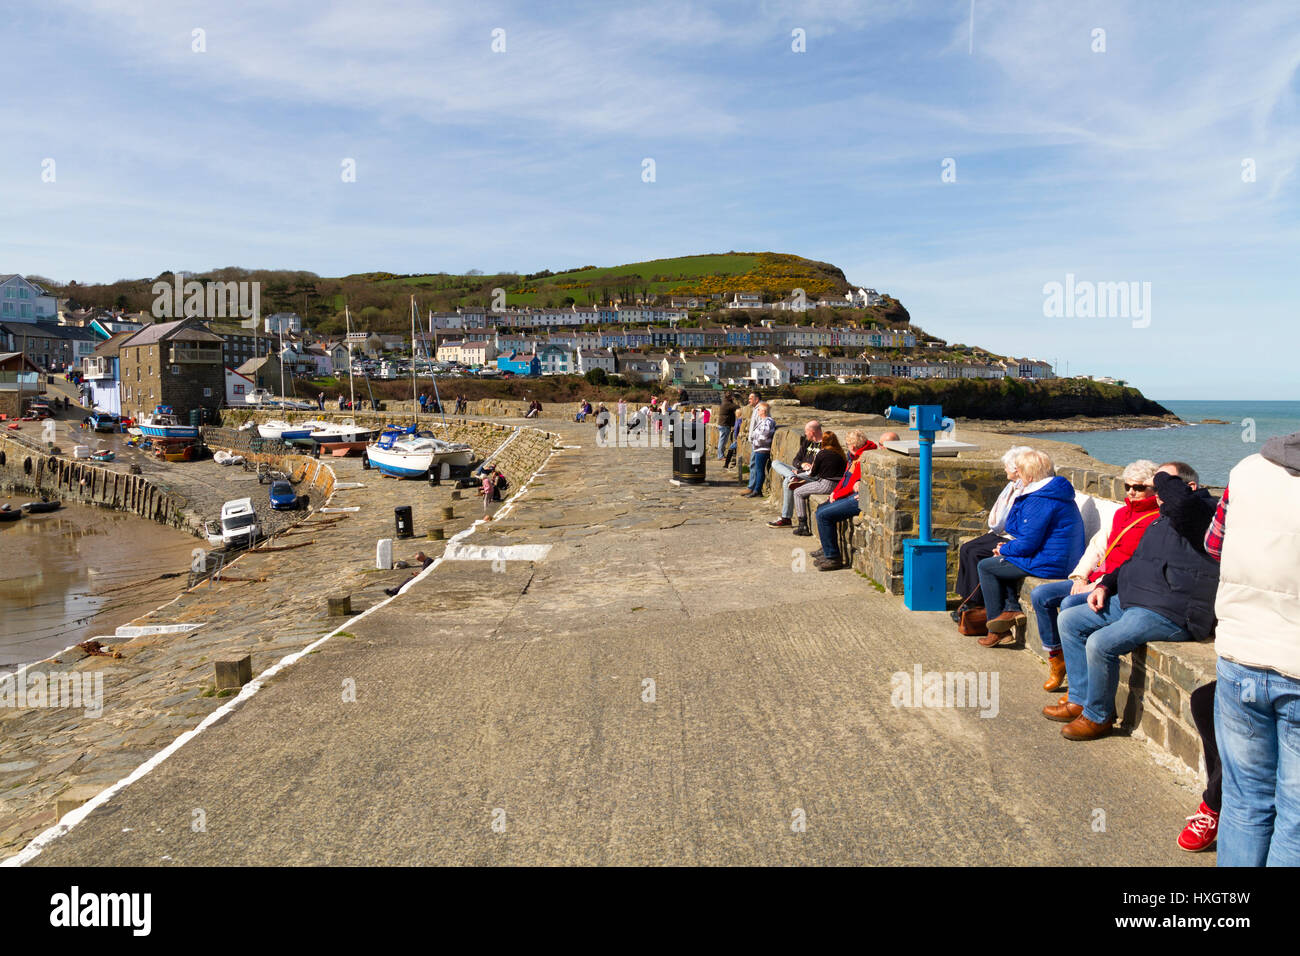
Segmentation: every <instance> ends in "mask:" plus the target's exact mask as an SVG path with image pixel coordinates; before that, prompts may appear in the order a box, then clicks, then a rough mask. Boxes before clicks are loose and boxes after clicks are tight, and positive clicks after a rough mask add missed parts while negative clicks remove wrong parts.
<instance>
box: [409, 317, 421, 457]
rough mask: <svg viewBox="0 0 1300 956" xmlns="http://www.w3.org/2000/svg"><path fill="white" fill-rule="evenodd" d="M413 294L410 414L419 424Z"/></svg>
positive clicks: (417, 424)
mask: <svg viewBox="0 0 1300 956" xmlns="http://www.w3.org/2000/svg"><path fill="white" fill-rule="evenodd" d="M415 388H416V385H415V296H411V414H412V415H414V416H415V424H416V426H417V429H416V430H417V431H418V430H419V428H418V426H419V424H420V399H419V396H418V395H416V394H415Z"/></svg>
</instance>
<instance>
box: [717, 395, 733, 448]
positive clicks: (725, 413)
mask: <svg viewBox="0 0 1300 956" xmlns="http://www.w3.org/2000/svg"><path fill="white" fill-rule="evenodd" d="M736 408H737V406H736V396H734V395H732V394H731V393H730V392H727V394H725V395H723V396H722V407H721V408H720V409H719V410H718V460H719V461H721V460H722V459H723V458H724V457H725V456H726V454H727V445H728V444H729V443H730V442H731V430H732V429H733V428H735V427H736Z"/></svg>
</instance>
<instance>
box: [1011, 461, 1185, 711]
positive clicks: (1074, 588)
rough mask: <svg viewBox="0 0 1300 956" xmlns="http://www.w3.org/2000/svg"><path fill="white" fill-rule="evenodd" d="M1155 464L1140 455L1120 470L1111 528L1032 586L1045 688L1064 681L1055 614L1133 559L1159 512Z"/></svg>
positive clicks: (1057, 687)
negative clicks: (1063, 569) (1065, 567)
mask: <svg viewBox="0 0 1300 956" xmlns="http://www.w3.org/2000/svg"><path fill="white" fill-rule="evenodd" d="M1155 472H1156V463H1155V462H1153V461H1147V460H1146V459H1142V460H1139V461H1135V462H1133V463H1132V464H1131V465H1129V466H1128V467H1126V468H1125V469H1124V476H1123V481H1124V504H1123V505H1121V506H1120V508H1119V510H1118V511H1116V512H1115V518H1114V520H1112V521H1111V523H1110V527H1109V528H1107V527H1105V526H1102V527H1101V528H1100V529H1099V530H1098V531H1097V533H1096V534H1095V535H1093V538H1092V540H1091V541H1090V542H1088V549H1087V550H1086V551H1084V552H1083V557H1082V558H1080V559H1079V563H1078V564H1077V565H1075V568H1074V570H1073V571H1071V572H1070V577H1069V579H1068V580H1065V581H1050V582H1048V583H1047V584H1040V585H1039V586H1038V587H1036V588H1034V590H1033V593H1032V594H1031V595H1030V598H1029V600H1030V603H1031V604H1033V606H1034V613H1035V614H1036V615H1037V616H1038V636H1039V637H1040V638H1041V639H1042V641H1043V650H1045V651H1047V663H1048V667H1049V668H1050V673H1049V674H1048V678H1047V681H1046V683H1044V684H1043V690H1046V691H1056V690H1060V689H1061V687H1062V686H1063V685H1064V683H1065V657H1064V656H1063V655H1062V653H1061V635H1060V632H1059V631H1058V630H1057V629H1056V618H1057V615H1058V614H1059V613H1060V612H1061V611H1064V610H1065V609H1066V608H1068V607H1074V605H1076V604H1083V603H1084V602H1085V601H1087V600H1088V594H1089V593H1090V592H1091V591H1092V589H1093V588H1094V587H1096V586H1097V582H1098V581H1099V580H1100V579H1101V576H1102V575H1103V574H1109V573H1110V572H1111V571H1114V570H1115V569H1116V568H1118V567H1119V566H1120V565H1121V564H1123V563H1124V562H1125V561H1127V560H1128V559H1129V558H1130V557H1132V555H1133V552H1134V550H1135V549H1136V548H1137V546H1138V542H1139V541H1141V540H1142V534H1143V532H1145V531H1146V529H1147V528H1148V527H1149V526H1150V524H1151V522H1152V521H1154V520H1155V519H1156V518H1158V517H1159V516H1160V502H1159V501H1157V500H1156V495H1155V489H1154V488H1153V487H1152V485H1151V478H1152V476H1153V475H1154V474H1155Z"/></svg>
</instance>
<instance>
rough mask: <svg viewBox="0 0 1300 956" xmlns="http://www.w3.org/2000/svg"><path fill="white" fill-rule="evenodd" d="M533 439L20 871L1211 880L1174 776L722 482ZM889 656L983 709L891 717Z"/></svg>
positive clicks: (656, 461) (1183, 780)
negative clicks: (971, 683) (293, 656)
mask: <svg viewBox="0 0 1300 956" xmlns="http://www.w3.org/2000/svg"><path fill="white" fill-rule="evenodd" d="M530 424H531V423H530ZM544 425H545V427H546V428H548V429H552V430H554V431H556V432H558V433H559V435H560V442H561V444H562V445H563V446H565V447H560V448H558V449H557V450H556V451H555V452H554V453H553V454H552V455H551V457H550V459H549V460H548V461H547V463H546V464H545V465H544V466H543V468H542V469H541V472H540V473H539V474H538V475H537V476H536V477H534V478H533V480H532V481H531V483H530V484H529V486H528V487H527V490H526V491H525V492H524V493H523V494H522V496H521V497H519V498H518V500H516V501H515V502H514V503H513V504H512V505H511V506H510V509H509V511H508V513H507V514H505V515H504V516H502V517H500V518H499V519H498V520H494V521H492V522H490V523H485V524H481V525H479V526H478V527H477V528H476V529H475V530H474V532H473V533H472V534H470V535H468V536H467V537H464V538H462V539H461V540H459V541H457V542H453V543H452V545H451V547H450V548H449V551H448V555H447V556H446V558H445V559H444V560H443V561H442V562H441V563H440V564H439V565H437V566H436V567H435V568H433V569H432V570H431V571H430V572H428V573H427V574H426V575H425V576H424V577H422V578H421V579H420V580H418V581H417V582H415V583H414V584H412V585H410V586H409V587H407V588H406V590H404V591H403V592H402V593H401V594H400V595H399V596H398V597H397V598H396V599H394V600H393V601H391V602H389V603H388V604H386V605H384V606H382V607H378V608H376V609H373V610H372V611H371V613H369V614H368V615H366V616H364V617H362V618H360V619H358V620H355V621H353V622H351V623H350V624H348V625H347V627H346V631H345V633H344V634H340V635H338V636H336V637H334V638H331V639H330V640H329V641H327V642H326V643H325V644H323V645H322V646H321V647H320V648H319V649H318V651H317V652H315V653H312V654H309V655H307V656H305V657H303V658H302V659H301V660H300V661H299V662H297V663H296V664H294V665H293V666H292V667H290V668H288V669H286V670H284V671H282V672H281V673H280V674H278V675H277V676H276V677H275V678H274V679H273V680H272V681H270V682H269V683H268V685H267V686H265V687H264V688H263V689H262V690H261V691H260V692H259V693H257V694H256V695H255V696H253V697H252V698H251V699H250V700H247V701H246V702H244V703H243V704H242V705H241V706H239V707H238V708H236V709H234V710H233V711H232V712H231V713H230V714H229V715H228V716H227V717H226V718H225V719H224V720H223V721H221V722H219V723H217V724H216V725H214V726H211V727H209V728H207V729H206V730H204V732H202V733H201V734H199V735H197V736H196V737H194V738H193V739H191V740H190V741H189V742H188V743H186V744H185V745H184V746H183V747H181V748H180V749H178V750H177V751H176V752H175V753H174V754H173V755H172V756H170V757H169V758H168V759H167V760H165V761H163V762H162V763H161V764H159V765H158V766H157V767H156V768H155V769H153V770H152V771H151V772H150V773H148V774H147V775H146V776H144V777H142V778H141V779H139V780H138V781H136V782H135V783H133V784H131V785H130V786H128V787H126V788H125V789H123V790H121V791H120V792H119V793H117V794H116V795H115V796H113V797H112V798H111V799H110V800H108V801H107V802H106V803H104V804H103V805H102V806H100V807H98V808H97V809H95V810H94V811H93V812H91V813H90V814H89V815H88V816H87V817H86V818H85V820H84V821H82V822H81V823H80V824H79V825H77V826H76V827H74V828H73V829H72V830H71V831H69V832H68V833H66V834H65V835H63V836H62V837H60V838H58V839H56V840H53V841H51V842H50V843H49V844H48V845H47V846H46V847H45V849H44V850H43V851H42V852H41V853H40V855H39V856H36V857H35V859H34V860H33V861H32V862H33V863H34V864H36V865H95V866H119V865H178V864H179V865H221V864H237V865H260V864H322V863H324V864H530V863H540V864H652V865H653V864H855V863H857V864H876V865H881V864H883V865H904V864H937V865H968V864H1006V865H1016V864H1030V865H1032V864H1066V865H1080V864H1082V865H1134V864H1137V865H1180V864H1181V865H1201V866H1203V865H1212V864H1213V859H1214V858H1213V855H1212V854H1202V855H1199V856H1192V855H1189V854H1186V853H1182V852H1181V851H1179V850H1178V848H1177V846H1176V845H1175V842H1174V841H1175V838H1176V837H1177V835H1178V832H1179V830H1180V829H1181V827H1182V825H1183V822H1184V818H1185V817H1186V816H1187V815H1188V814H1190V813H1191V812H1192V811H1193V810H1194V809H1195V808H1196V806H1197V803H1198V801H1199V798H1200V797H1199V792H1198V790H1197V789H1195V788H1194V787H1193V786H1191V783H1192V781H1190V780H1189V779H1188V778H1187V777H1186V776H1179V775H1178V774H1177V773H1176V772H1174V771H1173V770H1170V769H1166V768H1164V767H1162V766H1160V765H1159V764H1158V763H1157V761H1156V759H1155V756H1154V755H1153V753H1152V752H1151V750H1150V749H1149V747H1148V745H1147V744H1145V743H1144V742H1142V741H1141V740H1138V739H1135V738H1131V737H1128V736H1123V735H1118V736H1115V737H1112V738H1109V739H1104V740H1100V741H1096V742H1092V743H1071V742H1068V741H1066V740H1064V739H1063V738H1062V737H1061V736H1060V733H1059V725H1058V724H1054V723H1051V722H1049V721H1047V720H1045V719H1044V718H1043V717H1042V716H1041V715H1040V714H1039V710H1040V708H1041V707H1042V706H1043V705H1044V704H1047V703H1051V702H1053V701H1054V699H1055V697H1056V696H1057V695H1055V694H1047V693H1044V692H1043V691H1042V689H1041V683H1042V681H1043V679H1044V676H1045V668H1043V667H1042V666H1041V664H1039V663H1037V662H1036V661H1035V660H1034V659H1033V658H1032V657H1031V656H1030V655H1028V654H1024V653H1013V652H1011V651H1009V650H1005V649H993V650H986V649H984V648H982V647H980V646H979V645H978V644H977V643H976V641H975V639H974V638H967V637H962V636H960V635H958V634H957V632H956V630H955V628H954V626H953V624H952V622H951V620H950V619H949V618H948V617H947V615H946V614H942V613H935V614H918V613H912V612H909V611H907V610H905V609H904V608H903V606H902V602H901V600H900V599H898V598H897V597H894V596H891V595H887V594H881V593H879V592H878V591H877V590H876V589H875V588H873V587H872V585H871V583H870V582H869V581H868V580H867V579H865V578H863V577H862V576H860V575H858V574H856V573H855V572H853V571H852V570H845V571H839V572H833V573H819V572H818V571H816V570H815V569H814V568H813V562H812V560H811V559H810V558H808V556H807V554H806V553H805V550H806V551H812V550H814V549H816V548H817V547H818V546H819V545H818V543H817V539H816V538H815V537H814V538H806V537H794V536H793V535H791V533H790V531H789V529H779V530H777V529H771V528H769V527H767V526H766V522H767V521H768V520H770V519H771V518H773V517H775V514H774V513H773V512H772V510H771V507H770V505H769V504H768V503H766V502H765V501H763V500H761V499H745V498H740V497H739V496H738V492H739V491H741V490H742V489H741V487H740V486H739V485H738V484H737V482H736V479H735V471H734V469H733V470H732V471H728V472H722V471H721V470H720V469H719V465H718V463H716V462H714V461H712V460H710V462H709V477H710V483H709V484H708V485H706V486H703V487H686V488H678V487H674V486H672V485H670V484H669V478H670V477H671V460H670V459H671V450H670V449H666V448H657V449H641V448H620V447H598V446H597V445H596V443H595V432H594V429H593V428H592V427H591V426H589V425H577V424H573V423H563V422H558V421H554V420H548V421H546V422H545V423H544ZM346 477H347V476H344V475H342V474H341V475H340V479H344V478H346ZM519 487H520V486H519V485H518V484H516V485H515V486H513V487H512V488H511V489H510V492H509V493H508V494H513V493H515V492H517V491H518V490H519ZM348 495H350V496H351V497H349V499H348V502H347V503H348V504H360V505H361V507H362V508H363V512H362V513H361V514H359V515H358V516H357V523H358V525H360V522H361V519H362V518H363V517H364V511H365V510H367V509H369V508H370V507H371V506H369V505H367V504H366V501H365V499H364V498H362V497H360V492H356V491H353V492H348ZM466 497H467V498H469V500H468V501H467V502H466V503H465V506H466V508H478V509H481V504H480V503H479V502H478V501H477V500H476V499H474V498H473V497H471V496H470V493H466ZM373 507H374V508H376V509H379V508H382V507H387V514H388V516H389V517H388V519H387V520H388V521H391V514H392V509H391V505H379V504H376V505H374V506H373ZM366 527H369V525H366ZM424 543H425V542H423V541H416V542H403V543H400V546H399V553H400V554H401V555H402V556H404V557H409V554H408V552H410V553H413V552H414V550H415V549H416V548H417V547H420V546H422V545H423V544H424ZM371 547H373V542H371ZM479 549H481V550H479ZM361 550H364V549H361ZM293 553H294V552H289V554H293ZM457 555H460V557H457ZM348 560H356V556H355V555H349V556H348ZM301 583H302V584H303V586H307V585H309V584H310V582H309V581H303V582H301ZM281 587H283V584H281ZM320 597H321V601H322V602H323V600H324V597H325V595H324V594H322V595H320ZM365 603H367V604H370V603H373V602H365ZM918 666H919V668H920V670H921V671H922V672H931V671H935V672H941V673H943V672H963V673H965V672H970V673H973V674H975V675H976V683H977V684H978V685H979V686H980V687H981V688H983V689H984V690H985V692H986V693H985V700H984V701H979V700H976V701H965V702H964V703H965V704H966V705H965V706H945V705H943V704H944V703H950V704H951V703H961V702H960V701H951V700H950V701H947V702H942V701H940V702H939V704H940V705H938V706H912V707H908V706H896V704H897V703H899V702H900V697H899V689H900V688H901V687H902V686H903V684H904V683H906V684H908V685H909V686H910V683H911V678H912V676H913V675H914V674H915V672H916V669H917V668H918ZM255 672H256V669H255ZM896 675H904V676H905V678H906V680H902V679H901V678H899V677H898V676H896ZM995 676H996V684H995V683H993V678H994V677H995ZM994 691H996V693H993V692H994ZM921 703H925V701H924V700H923V701H921ZM930 703H935V702H934V701H930ZM972 705H973V706H972ZM981 713H984V714H985V716H981ZM200 823H201V826H200V825H199V824H200Z"/></svg>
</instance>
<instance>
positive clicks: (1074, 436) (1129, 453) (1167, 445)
mask: <svg viewBox="0 0 1300 956" xmlns="http://www.w3.org/2000/svg"><path fill="white" fill-rule="evenodd" d="M1157 401H1159V399H1157ZM1160 404H1161V405H1163V406H1165V408H1167V409H1169V410H1170V411H1171V412H1173V413H1174V414H1175V415H1177V416H1178V417H1179V418H1181V419H1183V420H1184V421H1186V422H1199V421H1201V420H1202V419H1206V418H1218V419H1222V420H1224V421H1226V422H1228V424H1227V425H1183V426H1179V427H1174V428H1127V429H1121V430H1119V431H1106V432H1054V433H1052V434H1047V435H1043V436H1042V437H1044V438H1051V439H1053V440H1054V441H1067V442H1070V443H1071V444H1075V445H1081V446H1082V447H1083V448H1084V449H1085V450H1086V451H1087V452H1088V454H1090V455H1092V457H1094V458H1099V459H1101V460H1102V461H1104V462H1108V463H1109V464H1112V465H1127V464H1128V463H1129V462H1130V461H1134V460H1136V459H1138V458H1149V459H1151V460H1152V461H1155V462H1162V461H1185V462H1187V463H1188V464H1190V465H1191V466H1192V467H1193V468H1195V469H1196V470H1197V471H1198V472H1200V474H1201V478H1202V479H1203V480H1204V482H1205V483H1206V484H1209V485H1216V486H1219V487H1222V486H1223V484H1224V482H1226V481H1227V480H1228V472H1229V471H1231V470H1232V466H1233V465H1235V464H1237V462H1239V461H1241V460H1242V459H1243V458H1245V457H1247V456H1248V455H1253V454H1255V453H1256V452H1258V451H1259V449H1260V447H1261V446H1262V445H1263V444H1264V442H1265V441H1266V440H1268V439H1269V438H1272V437H1274V436H1276V435H1289V434H1291V433H1292V432H1295V431H1300V402H1164V401H1162V402H1160ZM1252 422H1253V423H1254V435H1253V439H1254V440H1253V441H1252V440H1251V438H1252V435H1251V431H1250V424H1251V423H1252ZM1029 437H1030V438H1031V439H1032V438H1033V436H1032V435H1031V436H1029Z"/></svg>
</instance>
